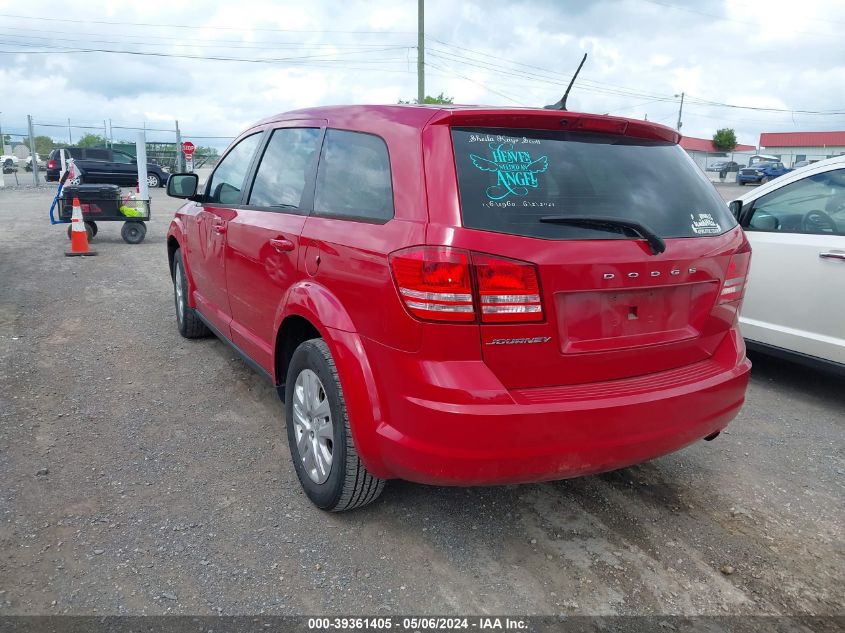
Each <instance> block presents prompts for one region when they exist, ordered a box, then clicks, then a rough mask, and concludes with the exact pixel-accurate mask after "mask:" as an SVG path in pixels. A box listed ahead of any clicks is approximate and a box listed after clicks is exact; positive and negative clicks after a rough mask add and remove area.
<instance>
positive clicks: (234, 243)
mask: <svg viewBox="0 0 845 633" xmlns="http://www.w3.org/2000/svg"><path fill="white" fill-rule="evenodd" d="M323 125H324V122H323V121H290V122H287V123H285V124H284V127H280V128H278V129H276V130H273V131H272V133H271V134H270V136H269V140H268V141H267V145H266V147H265V149H264V151H263V153H262V156H261V159H260V162H259V163H258V166H257V168H256V171H255V179H254V181H253V183H252V187H251V189H250V190H249V191H248V193H247V200H246V206H245V207H243V208H241V209H239V210H238V213H237V216H236V217H235V218H233V219H232V220H230V221H229V224H228V231H227V240H228V246H227V249H226V257H227V260H226V280H227V285H228V288H229V305H230V307H231V310H232V325H231V331H232V341H233V342H234V343H235V345H237V346H238V347H239V348H240V349H242V350H243V351H244V352H246V354H247V355H248V356H249V357H250V358H252V359H253V360H254V361H255V362H257V363H258V364H259V365H260V366H261V367H263V368H264V369H265V370H266V371H267V372H268V373H269V374H271V375H273V350H274V345H275V338H276V336H275V335H276V327H275V326H276V323H275V320H276V317H277V316H278V314H279V312H280V310H281V307H282V305H281V304H282V301H283V299H284V296H285V294H286V292H287V290H288V288H290V286H291V285H292V284H293V283H295V282H296V281H297V280H298V279H299V277H300V273H299V267H298V265H297V262H298V259H299V255H300V242H299V236H300V233H301V232H302V227H303V225H304V224H305V219H306V217H307V215H308V211H309V210H310V208H311V203H312V192H313V191H314V186H313V184H312V185H311V186H307V183H309V182H311V183H313V177H312V174H313V172H314V170H315V168H316V163H317V155H318V154H319V151H318V150H319V146H320V139H321V137H322V130H321V127H322V126H323Z"/></svg>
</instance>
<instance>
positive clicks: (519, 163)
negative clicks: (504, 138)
mask: <svg viewBox="0 0 845 633" xmlns="http://www.w3.org/2000/svg"><path fill="white" fill-rule="evenodd" d="M488 146H489V147H490V159H487V158H483V157H481V156H479V155H478V154H470V155H469V157H470V159H471V160H472V164H473V165H475V166H476V167H477V168H478V169H480V170H481V171H490V172H495V174H496V184H495V185H491V186H489V187H487V190H486V193H487V197H488V198H490V200H501V199H502V198H506V197H507V196H509V195H514V196H525V195H528V190H529V188H531V189H536V188H537V186H538V185H539V182H538V181H537V174H541V173H543V172H544V171H546V170H547V169H548V168H549V159H548V158H547V157H546V156H541V157H540V158H538V159H536V160H532V159H531V154H530V153H528V152H523V151H515V150H514V148H513V143H500V144H498V145H497V144H495V143H489V144H488ZM491 159H492V160H491Z"/></svg>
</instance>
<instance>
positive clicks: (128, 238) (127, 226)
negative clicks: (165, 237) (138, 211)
mask: <svg viewBox="0 0 845 633" xmlns="http://www.w3.org/2000/svg"><path fill="white" fill-rule="evenodd" d="M146 236H147V225H146V224H144V223H143V222H124V223H123V228H122V229H120V237H122V238H123V241H124V242H126V243H127V244H140V243H141V242H143V241H144V238H145V237H146Z"/></svg>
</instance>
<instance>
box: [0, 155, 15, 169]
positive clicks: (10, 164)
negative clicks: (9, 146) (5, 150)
mask: <svg viewBox="0 0 845 633" xmlns="http://www.w3.org/2000/svg"><path fill="white" fill-rule="evenodd" d="M17 166H18V157H17V156H15V155H14V154H3V155H2V156H0V167H2V168H3V173H7V172H11V171H13V170H14V169H16V168H17Z"/></svg>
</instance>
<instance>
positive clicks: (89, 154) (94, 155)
mask: <svg viewBox="0 0 845 633" xmlns="http://www.w3.org/2000/svg"><path fill="white" fill-rule="evenodd" d="M85 160H101V161H109V160H111V155H110V152H109V150H107V149H95V148H91V147H89V148H87V149H86V150H85Z"/></svg>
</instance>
